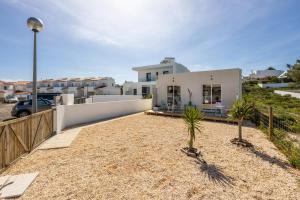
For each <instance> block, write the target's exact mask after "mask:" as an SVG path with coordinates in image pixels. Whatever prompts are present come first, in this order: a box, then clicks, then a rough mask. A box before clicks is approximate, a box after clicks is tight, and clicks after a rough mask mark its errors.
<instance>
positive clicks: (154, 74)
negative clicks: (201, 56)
mask: <svg viewBox="0 0 300 200" xmlns="http://www.w3.org/2000/svg"><path fill="white" fill-rule="evenodd" d="M132 70H134V71H137V72H138V82H127V81H125V83H124V84H123V94H124V95H143V96H145V95H148V94H152V93H153V88H154V87H155V85H156V81H157V80H159V78H160V77H162V76H164V75H166V74H177V73H183V72H189V69H188V68H186V67H185V66H184V65H182V64H179V63H177V62H175V58H170V57H166V58H165V59H164V60H162V61H161V62H160V64H156V65H147V66H141V67H134V68H132Z"/></svg>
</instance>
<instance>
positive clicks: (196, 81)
mask: <svg viewBox="0 0 300 200" xmlns="http://www.w3.org/2000/svg"><path fill="white" fill-rule="evenodd" d="M211 76H212V78H213V80H211ZM173 77H174V83H173ZM241 78H242V77H241V70H240V69H224V70H212V71H200V72H187V73H178V74H169V75H165V76H164V77H163V78H161V79H158V81H157V83H156V87H157V104H158V105H162V104H166V103H167V87H168V86H172V85H173V84H174V85H175V86H180V95H181V106H182V107H183V106H184V105H186V104H188V102H189V93H188V89H190V90H191V91H192V103H193V104H194V105H196V106H198V107H199V108H204V107H206V106H207V107H210V104H203V85H210V84H220V85H221V101H222V104H223V105H224V106H225V107H226V108H230V107H231V105H232V104H233V103H234V101H236V99H237V98H241V97H242V79H241Z"/></svg>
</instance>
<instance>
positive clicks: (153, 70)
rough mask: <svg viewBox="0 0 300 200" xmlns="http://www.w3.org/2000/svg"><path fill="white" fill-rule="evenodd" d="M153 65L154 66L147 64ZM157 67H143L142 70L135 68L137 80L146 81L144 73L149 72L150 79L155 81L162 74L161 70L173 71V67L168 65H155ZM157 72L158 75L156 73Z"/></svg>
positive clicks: (170, 72)
mask: <svg viewBox="0 0 300 200" xmlns="http://www.w3.org/2000/svg"><path fill="white" fill-rule="evenodd" d="M149 67H154V66H149ZM155 67H157V68H150V69H143V70H136V71H138V82H147V79H146V74H147V73H151V81H156V80H157V79H158V78H159V77H160V76H162V75H163V72H164V71H165V72H168V73H169V74H172V73H173V67H172V66H170V65H167V66H161V65H156V66H155ZM157 73H158V75H157Z"/></svg>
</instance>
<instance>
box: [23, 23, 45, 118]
mask: <svg viewBox="0 0 300 200" xmlns="http://www.w3.org/2000/svg"><path fill="white" fill-rule="evenodd" d="M27 26H28V28H29V29H30V30H32V31H33V33H34V46H33V81H32V113H36V112H37V92H36V33H38V32H41V31H42V30H43V27H44V24H43V21H42V20H40V19H38V18H35V17H30V18H28V19H27Z"/></svg>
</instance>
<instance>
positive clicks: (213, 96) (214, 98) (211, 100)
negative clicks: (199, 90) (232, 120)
mask: <svg viewBox="0 0 300 200" xmlns="http://www.w3.org/2000/svg"><path fill="white" fill-rule="evenodd" d="M217 102H221V85H219V84H213V85H203V104H215V103H217Z"/></svg>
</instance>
